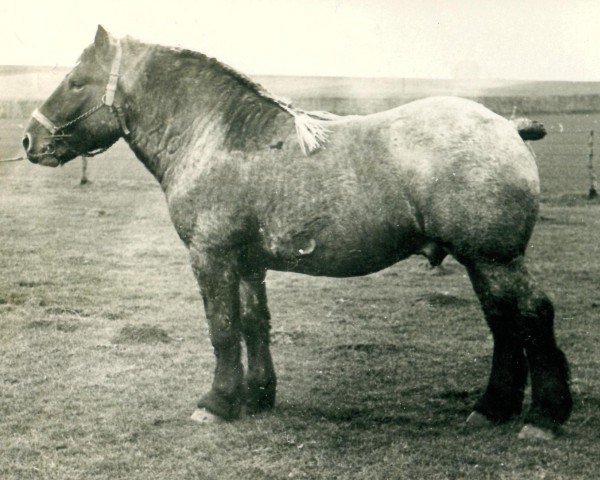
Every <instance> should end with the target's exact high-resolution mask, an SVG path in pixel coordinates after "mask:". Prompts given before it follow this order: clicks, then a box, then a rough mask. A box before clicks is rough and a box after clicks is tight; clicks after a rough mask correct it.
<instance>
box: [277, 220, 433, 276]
mask: <svg viewBox="0 0 600 480" xmlns="http://www.w3.org/2000/svg"><path fill="white" fill-rule="evenodd" d="M422 244H423V238H422V237H421V236H420V235H419V234H418V233H417V232H416V231H414V230H413V229H412V228H409V227H407V226H405V225H398V224H394V225H390V224H380V225H373V224H370V225H367V224H364V225H360V226H359V225H356V224H355V225H353V227H352V228H343V227H341V226H339V225H335V226H330V227H329V228H324V229H320V230H315V231H304V232H302V233H301V234H298V235H295V236H292V237H290V238H288V239H287V241H286V240H279V241H277V240H275V241H274V240H273V239H272V240H271V242H269V245H268V247H267V249H266V256H267V267H268V268H269V269H272V270H282V271H291V272H297V273H304V274H308V275H315V276H329V277H351V276H360V275H367V274H369V273H373V272H377V271H379V270H382V269H384V268H386V267H389V266H391V265H393V264H394V263H396V262H398V261H400V260H402V259H404V258H407V257H409V256H410V255H412V254H414V253H416V252H417V251H418V250H419V248H420V247H421V246H422Z"/></svg>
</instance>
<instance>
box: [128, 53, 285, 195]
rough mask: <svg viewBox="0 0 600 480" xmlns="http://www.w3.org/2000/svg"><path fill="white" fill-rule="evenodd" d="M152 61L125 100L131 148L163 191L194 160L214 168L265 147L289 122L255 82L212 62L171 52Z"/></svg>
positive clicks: (148, 56)
mask: <svg viewBox="0 0 600 480" xmlns="http://www.w3.org/2000/svg"><path fill="white" fill-rule="evenodd" d="M145 57H146V58H145V60H144V61H143V62H142V64H143V66H141V67H139V68H138V71H137V72H136V79H135V81H134V82H133V83H132V84H131V85H129V86H128V88H127V92H125V93H124V94H123V96H124V99H123V100H124V101H123V103H124V106H125V114H126V118H127V124H128V127H129V129H130V130H131V135H130V136H129V138H128V139H127V141H128V143H129V145H130V147H131V148H132V150H133V151H134V153H135V154H136V156H137V157H138V158H139V159H140V160H141V161H142V163H143V164H144V165H145V166H146V168H147V169H148V170H150V172H151V173H152V174H153V175H154V176H155V177H156V178H157V179H158V181H159V182H160V183H161V185H162V186H163V189H165V188H167V186H168V185H167V184H168V183H169V181H170V180H171V178H170V177H171V173H172V172H173V171H175V170H176V168H175V167H176V166H177V164H179V163H180V162H182V161H186V159H188V160H189V158H190V156H191V157H193V158H194V159H195V160H199V161H204V160H206V161H208V160H210V159H211V158H215V157H219V155H220V154H223V153H224V154H227V153H228V152H232V151H245V152H249V151H252V150H256V149H259V148H265V145H267V146H268V145H269V142H271V141H272V139H273V138H274V137H275V136H277V135H278V134H279V133H278V132H279V131H280V129H281V128H282V126H284V125H285V124H286V122H285V119H286V118H287V119H288V120H289V115H288V114H287V113H286V112H283V111H282V110H281V108H280V107H279V106H278V105H277V104H276V103H275V102H274V101H272V100H270V99H269V98H265V96H263V95H261V94H260V92H259V91H258V90H257V89H255V88H252V86H253V84H252V83H251V82H250V81H248V80H246V79H245V78H244V77H241V76H236V75H235V74H233V73H232V71H231V70H229V69H227V68H226V67H224V66H222V65H220V64H218V63H217V62H216V61H214V60H212V59H208V58H206V57H203V56H201V55H199V54H195V55H192V54H189V55H188V56H185V55H182V54H180V53H179V54H178V53H177V52H173V51H170V50H167V49H164V48H163V47H158V50H157V51H154V52H146V55H145ZM267 148H268V147H267Z"/></svg>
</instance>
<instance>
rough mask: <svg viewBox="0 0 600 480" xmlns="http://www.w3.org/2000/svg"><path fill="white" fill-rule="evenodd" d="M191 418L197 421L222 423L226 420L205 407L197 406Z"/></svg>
mask: <svg viewBox="0 0 600 480" xmlns="http://www.w3.org/2000/svg"><path fill="white" fill-rule="evenodd" d="M190 419H191V420H192V421H193V422H196V423H221V422H223V421H224V420H223V419H222V418H221V417H217V416H216V415H214V414H212V413H210V412H209V411H208V410H205V409H204V408H197V409H196V411H195V412H194V413H192V416H191V417H190Z"/></svg>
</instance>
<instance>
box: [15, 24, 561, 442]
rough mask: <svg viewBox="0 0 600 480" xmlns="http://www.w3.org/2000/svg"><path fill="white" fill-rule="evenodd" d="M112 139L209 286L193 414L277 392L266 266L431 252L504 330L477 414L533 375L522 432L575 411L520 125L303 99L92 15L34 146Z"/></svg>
mask: <svg viewBox="0 0 600 480" xmlns="http://www.w3.org/2000/svg"><path fill="white" fill-rule="evenodd" d="M521 135H523V132H521ZM119 138H124V139H125V141H126V142H127V143H128V144H129V146H130V147H131V149H132V150H133V152H135V155H136V156H137V158H139V160H140V161H141V162H142V163H143V164H144V165H145V166H146V168H147V169H148V170H149V171H150V172H151V173H152V174H153V175H154V177H155V178H156V179H157V180H158V182H159V183H160V185H161V187H162V190H163V191H164V194H165V197H166V201H167V205H168V210H169V213H170V216H171V219H172V221H173V224H174V225H175V228H176V229H177V233H178V234H179V237H180V238H181V240H182V241H183V243H184V244H185V245H186V247H187V248H188V249H189V253H190V258H191V263H192V268H193V272H194V274H195V277H196V278H197V280H198V283H199V286H200V291H201V294H202V299H203V301H204V308H205V311H206V317H207V319H208V324H209V332H210V339H211V342H212V345H213V347H214V352H215V357H216V369H215V373H214V380H213V384H212V388H211V390H210V391H209V392H208V393H207V394H206V395H204V396H203V397H202V398H201V399H200V401H199V402H198V408H199V410H198V411H197V412H196V414H195V418H203V419H207V420H218V419H225V420H234V419H237V418H239V417H240V416H241V414H242V412H243V409H244V408H245V409H246V410H247V411H248V412H251V413H254V412H261V411H265V410H268V409H270V408H272V407H273V405H274V402H275V390H276V377H275V370H274V367H273V362H272V359H271V354H270V351H269V329H270V318H269V311H268V308H267V294H266V290H265V275H266V271H267V270H268V269H274V270H283V271H293V272H300V273H304V274H309V275H327V276H333V277H348V276H356V275H366V274H369V273H372V272H375V271H378V270H380V269H383V268H386V267H388V266H390V265H392V264H394V263H396V262H398V261H399V260H402V259H405V258H407V257H409V256H411V255H413V254H419V253H421V254H425V255H426V256H428V257H429V258H430V260H431V262H432V263H439V262H440V261H441V260H442V259H443V258H444V256H446V255H447V254H449V255H452V256H453V257H454V258H456V259H457V260H458V261H459V262H460V263H461V264H462V265H464V266H465V267H466V269H467V271H468V274H469V276H470V279H471V282H472V284H473V288H474V290H475V293H476V295H477V297H478V299H479V301H480V303H481V306H482V308H483V312H484V315H485V318H486V320H487V323H488V324H489V327H490V329H491V331H492V334H493V338H494V352H493V362H492V370H491V374H490V378H489V383H488V386H487V388H486V390H485V392H484V394H483V396H482V397H481V398H480V399H479V401H478V402H477V403H476V404H475V406H474V413H473V414H472V415H471V417H470V418H471V420H472V421H474V420H478V421H482V419H485V420H486V421H489V422H490V423H500V422H505V421H507V420H508V419H510V418H512V417H514V416H515V415H517V414H519V413H520V412H521V409H522V403H523V397H524V389H525V384H526V379H527V376H528V372H529V373H530V374H531V384H532V402H531V408H530V409H529V411H528V413H527V415H526V417H525V423H526V425H525V427H530V429H531V428H535V429H538V431H540V432H550V431H552V429H554V428H556V427H557V426H558V425H560V424H561V423H563V422H565V420H567V418H568V416H569V414H570V412H571V408H572V399H571V394H570V392H569V384H568V367H567V362H566V359H565V356H564V355H563V353H562V351H561V350H560V349H559V348H558V347H557V344H556V341H555V337H554V333H553V316H554V313H553V306H552V303H551V302H550V301H549V299H548V297H547V296H546V294H545V293H544V292H543V291H542V290H541V289H540V287H539V286H538V284H537V283H536V282H535V281H534V280H533V279H532V277H531V276H530V274H529V273H528V271H527V269H526V266H525V262H524V255H525V250H526V246H527V243H528V241H529V238H530V235H531V233H532V230H533V228H534V224H535V222H536V217H537V214H538V197H539V180H538V172H537V167H536V163H535V160H534V158H533V156H532V153H531V152H530V150H529V149H528V148H527V145H526V144H525V143H524V141H523V139H522V138H521V136H520V135H519V132H518V130H517V128H515V126H514V125H512V124H511V123H510V122H509V121H507V120H505V119H504V118H502V117H500V116H498V115H496V114H494V113H493V112H491V111H489V110H487V109H486V108H484V107H483V106H482V105H480V104H478V103H475V102H472V101H468V100H465V99H459V98H452V97H434V98H427V99H423V100H418V101H415V102H412V103H409V104H406V105H403V106H401V107H398V108H395V109H392V110H389V111H385V112H380V113H376V114H373V115H366V116H347V117H338V116H335V115H332V114H327V113H325V112H303V111H301V110H298V109H296V108H294V107H292V106H291V105H289V104H288V103H286V102H284V101H282V100H281V99H278V98H276V97H274V96H273V95H271V94H269V93H268V92H267V91H266V90H264V89H263V88H262V87H261V86H260V85H258V84H256V83H254V82H253V81H252V80H250V79H249V78H247V77H245V76H243V75H242V74H240V73H238V72H236V71H234V70H233V69H231V68H230V67H227V66H225V65H223V64H222V63H220V62H218V61H216V60H215V59H212V58H209V57H206V56H205V55H202V54H200V53H196V52H191V51H188V50H182V49H175V48H167V47H163V46H158V45H149V44H145V43H141V42H139V41H137V40H134V39H131V38H129V37H126V38H124V39H120V40H117V39H115V38H113V37H112V36H111V35H109V34H108V33H107V32H106V31H105V30H104V29H103V28H102V27H98V31H97V32H96V37H95V41H94V43H93V44H92V45H90V46H89V47H87V48H86V49H85V50H84V52H83V54H82V55H81V57H80V59H79V62H78V64H77V65H76V66H75V68H74V69H73V70H72V71H71V72H70V73H69V74H68V75H67V76H66V78H65V79H64V80H63V81H62V83H61V84H60V85H59V86H58V87H57V89H56V90H55V91H54V93H52V95H51V96H50V97H49V98H48V99H47V100H46V101H45V103H44V104H43V105H42V106H41V107H40V108H39V109H37V110H35V112H34V113H33V115H32V118H31V120H30V121H29V124H28V126H27V128H26V131H25V134H24V138H23V146H24V148H25V150H26V152H27V156H28V158H29V160H30V161H31V162H33V163H37V164H39V165H46V166H52V167H56V166H58V165H62V164H64V163H65V162H68V161H69V160H71V159H73V158H75V157H77V156H79V155H91V154H95V153H98V152H100V151H103V150H105V149H107V148H109V147H110V146H111V145H112V144H113V143H114V142H116V141H117V140H118V139H119ZM242 339H243V340H244V341H245V343H246V346H247V356H248V358H247V372H246V374H244V368H243V366H242V359H241V341H242ZM244 377H245V378H244Z"/></svg>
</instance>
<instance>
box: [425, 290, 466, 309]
mask: <svg viewBox="0 0 600 480" xmlns="http://www.w3.org/2000/svg"><path fill="white" fill-rule="evenodd" d="M417 301H418V302H425V303H427V304H428V305H430V306H432V307H466V306H469V305H471V304H472V303H473V300H470V299H467V298H461V297H457V296H455V295H452V294H450V293H448V292H435V293H426V294H425V295H421V296H420V297H418V299H417Z"/></svg>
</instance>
